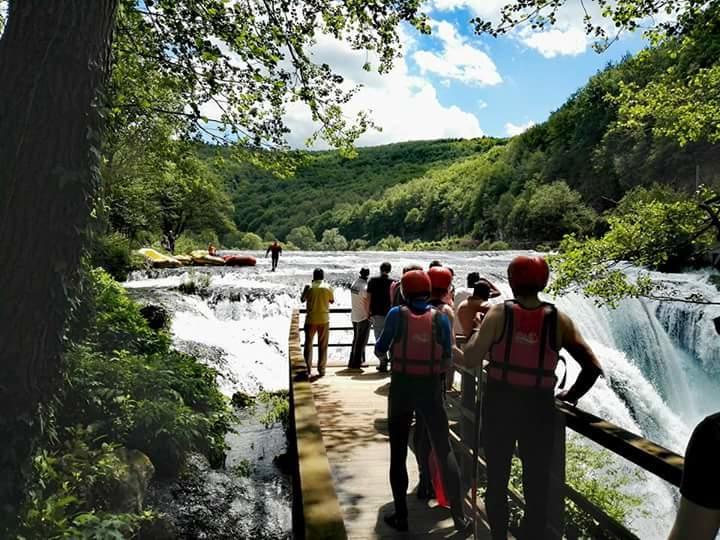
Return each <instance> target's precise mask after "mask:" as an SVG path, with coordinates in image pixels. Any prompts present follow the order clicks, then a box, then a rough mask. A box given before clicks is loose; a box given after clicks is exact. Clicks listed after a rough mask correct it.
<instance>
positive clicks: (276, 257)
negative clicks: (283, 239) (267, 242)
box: [265, 244, 282, 272]
mask: <svg viewBox="0 0 720 540" xmlns="http://www.w3.org/2000/svg"><path fill="white" fill-rule="evenodd" d="M268 253H270V254H271V259H272V271H273V272H274V271H275V269H276V268H277V265H278V262H279V261H280V254H281V253H282V248H281V247H280V246H279V245H275V244H273V245H271V246H270V247H268V248H267V251H265V256H266V257H267V254H268Z"/></svg>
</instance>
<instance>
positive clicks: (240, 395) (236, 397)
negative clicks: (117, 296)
mask: <svg viewBox="0 0 720 540" xmlns="http://www.w3.org/2000/svg"><path fill="white" fill-rule="evenodd" d="M253 403H255V398H254V397H253V396H251V395H250V394H246V393H245V392H241V391H239V390H238V391H237V392H235V393H234V394H233V396H232V404H233V405H235V407H237V408H238V409H244V408H245V407H248V406H249V405H252V404H253Z"/></svg>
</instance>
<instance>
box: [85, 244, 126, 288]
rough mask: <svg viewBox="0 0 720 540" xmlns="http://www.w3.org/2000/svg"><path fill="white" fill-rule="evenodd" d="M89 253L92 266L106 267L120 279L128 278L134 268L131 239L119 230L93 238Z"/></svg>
mask: <svg viewBox="0 0 720 540" xmlns="http://www.w3.org/2000/svg"><path fill="white" fill-rule="evenodd" d="M88 255H89V257H90V264H91V266H93V267H98V266H99V267H101V268H104V269H105V270H106V271H107V272H108V273H109V274H110V275H111V276H112V277H114V278H115V279H117V280H118V281H124V280H125V279H127V275H128V273H129V272H130V271H131V270H132V269H133V261H132V259H131V249H130V241H129V240H128V239H127V237H125V236H123V235H122V234H120V233H117V232H113V233H110V234H107V235H98V236H96V237H95V238H93V241H92V242H91V244H90V249H89V252H88Z"/></svg>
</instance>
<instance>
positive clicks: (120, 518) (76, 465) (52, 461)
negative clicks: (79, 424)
mask: <svg viewBox="0 0 720 540" xmlns="http://www.w3.org/2000/svg"><path fill="white" fill-rule="evenodd" d="M63 440H64V442H63V443H62V445H60V446H59V447H58V448H57V449H54V450H50V451H48V450H41V451H40V452H38V453H37V454H36V455H35V457H34V458H33V461H32V472H31V480H30V483H29V486H28V492H27V499H26V501H25V504H24V505H23V507H22V508H21V509H20V513H19V520H18V521H19V527H18V531H17V537H18V538H20V539H22V538H28V539H33V538H78V539H88V540H89V539H107V540H110V539H117V538H130V537H132V536H133V535H134V533H135V532H137V530H138V529H139V528H140V526H141V525H142V524H143V523H144V522H146V521H149V520H150V519H152V517H153V515H152V513H150V512H140V513H114V512H113V510H114V508H113V506H114V505H113V502H114V501H115V499H116V492H117V488H118V486H119V484H120V483H121V482H123V479H124V478H125V476H126V475H127V472H128V471H127V469H128V466H127V464H126V463H125V462H124V461H122V460H121V459H120V458H119V457H118V454H117V453H116V450H117V447H116V446H115V445H113V444H109V443H107V442H102V443H99V444H98V442H97V439H96V438H95V437H94V435H93V434H92V432H91V431H90V430H87V429H84V428H70V429H67V430H65V432H64V433H63Z"/></svg>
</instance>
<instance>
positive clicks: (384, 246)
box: [375, 234, 405, 251]
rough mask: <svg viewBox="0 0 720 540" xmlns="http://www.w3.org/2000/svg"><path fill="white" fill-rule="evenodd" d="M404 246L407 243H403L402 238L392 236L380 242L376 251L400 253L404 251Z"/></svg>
mask: <svg viewBox="0 0 720 540" xmlns="http://www.w3.org/2000/svg"><path fill="white" fill-rule="evenodd" d="M404 245H405V242H403V241H402V238H400V237H399V236H395V235H393V234H391V235H390V236H386V237H385V238H383V239H382V240H380V241H379V242H378V243H377V245H376V246H375V249H377V250H379V251H398V250H400V249H402V247H403V246H404Z"/></svg>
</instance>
